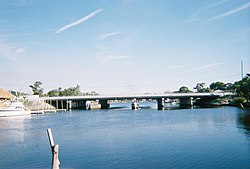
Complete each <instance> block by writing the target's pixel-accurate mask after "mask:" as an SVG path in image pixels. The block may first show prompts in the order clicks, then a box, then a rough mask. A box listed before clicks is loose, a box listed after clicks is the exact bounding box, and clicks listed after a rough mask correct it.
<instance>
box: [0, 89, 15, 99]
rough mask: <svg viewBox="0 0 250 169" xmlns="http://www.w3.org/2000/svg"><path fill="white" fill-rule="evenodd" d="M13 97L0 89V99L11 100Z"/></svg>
mask: <svg viewBox="0 0 250 169" xmlns="http://www.w3.org/2000/svg"><path fill="white" fill-rule="evenodd" d="M13 97H14V96H13V94H11V93H10V92H8V91H6V90H3V89H1V88H0V99H11V98H13Z"/></svg>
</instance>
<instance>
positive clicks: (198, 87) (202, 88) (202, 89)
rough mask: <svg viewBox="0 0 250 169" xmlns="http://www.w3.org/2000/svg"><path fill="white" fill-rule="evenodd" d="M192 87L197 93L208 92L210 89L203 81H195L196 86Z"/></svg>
mask: <svg viewBox="0 0 250 169" xmlns="http://www.w3.org/2000/svg"><path fill="white" fill-rule="evenodd" d="M194 89H195V90H196V91H197V92H198V93H208V92H210V89H209V88H208V87H206V85H205V83H197V84H196V86H195V87H194Z"/></svg>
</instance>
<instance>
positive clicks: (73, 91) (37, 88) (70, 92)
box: [12, 81, 98, 97]
mask: <svg viewBox="0 0 250 169" xmlns="http://www.w3.org/2000/svg"><path fill="white" fill-rule="evenodd" d="M41 85H42V82H40V81H36V82H35V83H34V84H33V85H30V86H29V87H30V88H31V89H32V92H33V94H34V95H39V96H48V97H54V96H86V95H92V96H93V95H98V93H96V92H95V91H91V92H87V93H82V92H81V90H80V86H79V85H76V87H70V88H65V89H63V88H62V87H59V88H58V89H53V90H50V91H49V92H48V93H43V88H42V87H41ZM12 92H13V93H19V92H15V91H12Z"/></svg>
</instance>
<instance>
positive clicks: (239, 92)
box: [12, 73, 250, 105]
mask: <svg viewBox="0 0 250 169" xmlns="http://www.w3.org/2000/svg"><path fill="white" fill-rule="evenodd" d="M41 85H42V82H40V81H36V82H35V83H34V84H33V85H30V86H29V87H30V88H31V89H32V91H33V94H35V95H39V96H49V97H53V96H86V95H98V93H96V92H95V91H91V92H90V93H89V92H87V93H82V92H81V90H80V86H79V85H76V87H70V88H65V89H62V88H61V87H59V88H58V89H53V90H50V91H49V92H48V93H43V88H42V87H41ZM194 89H195V90H196V92H198V93H209V92H214V91H216V90H219V91H222V92H232V93H235V94H236V96H235V97H234V98H230V99H229V100H232V102H231V103H232V104H234V105H239V104H241V103H244V104H245V105H250V74H249V73H248V74H247V75H246V76H245V77H244V78H243V79H242V80H240V81H236V82H235V83H223V82H220V81H218V82H213V83H212V84H210V85H209V87H206V85H205V83H197V84H196V86H195V87H194ZM192 92H193V91H191V90H190V89H189V88H188V87H186V86H182V87H180V89H179V90H178V91H176V93H192ZM12 93H15V95H21V93H18V92H15V91H12Z"/></svg>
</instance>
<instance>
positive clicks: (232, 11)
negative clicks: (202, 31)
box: [204, 2, 250, 23]
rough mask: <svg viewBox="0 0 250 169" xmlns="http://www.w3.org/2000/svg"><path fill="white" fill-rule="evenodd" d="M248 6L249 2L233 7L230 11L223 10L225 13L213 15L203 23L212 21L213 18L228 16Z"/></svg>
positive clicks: (249, 5)
mask: <svg viewBox="0 0 250 169" xmlns="http://www.w3.org/2000/svg"><path fill="white" fill-rule="evenodd" d="M249 7H250V2H248V3H246V4H244V5H242V6H240V7H238V8H235V9H233V10H231V11H228V12H225V13H223V14H220V15H217V16H214V17H212V18H210V19H208V20H207V21H205V22H204V23H208V22H212V21H215V20H218V19H221V18H224V17H227V16H230V15H233V14H235V13H238V12H240V11H242V10H245V9H247V8H249Z"/></svg>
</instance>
